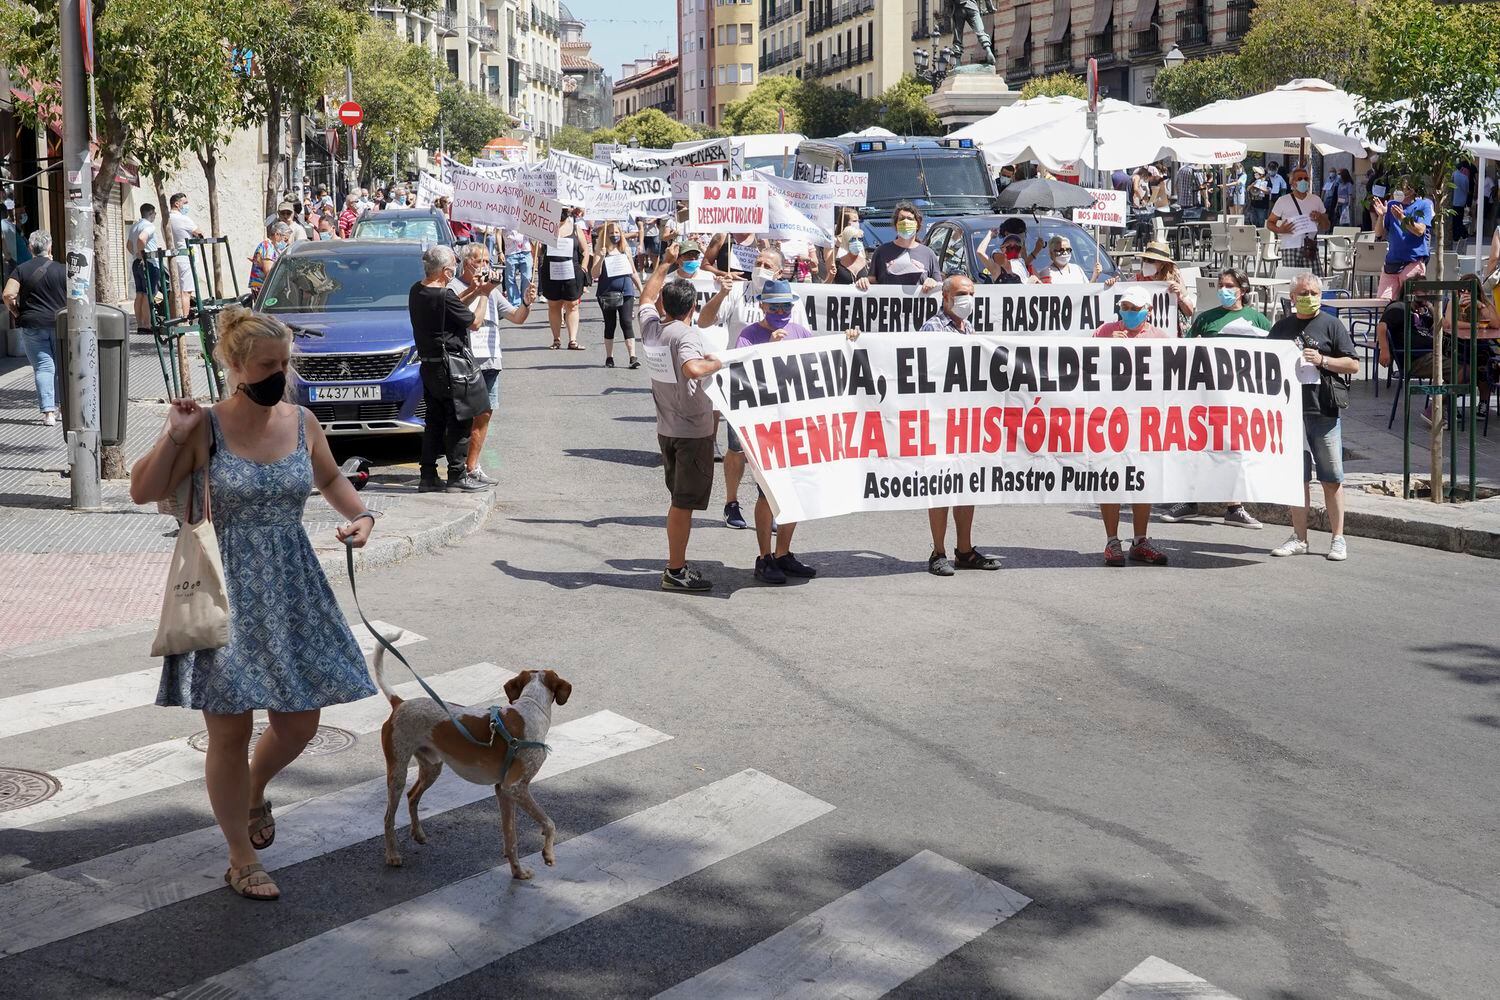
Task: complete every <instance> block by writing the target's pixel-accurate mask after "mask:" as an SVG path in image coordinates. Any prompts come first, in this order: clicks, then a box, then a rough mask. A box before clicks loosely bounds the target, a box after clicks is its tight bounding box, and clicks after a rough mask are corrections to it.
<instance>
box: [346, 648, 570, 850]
mask: <svg viewBox="0 0 1500 1000" xmlns="http://www.w3.org/2000/svg"><path fill="white" fill-rule="evenodd" d="M384 659H385V649H384V647H378V648H377V649H376V650H375V658H374V667H375V671H374V672H375V683H376V684H378V685H379V686H380V690H381V692H382V693H384V694H385V696H386V697H387V698H388V699H390V702H391V717H390V718H389V719H387V720H386V721H385V725H383V726H381V727H380V745H381V747H382V748H384V750H385V767H386V787H387V791H388V798H387V801H386V809H385V863H386V864H388V865H400V864H401V853H400V852H399V851H397V850H396V800H397V797H398V796H399V795H400V794H401V785H402V783H403V782H404V781H405V779H406V772H407V769H408V768H409V767H410V766H411V759H412V757H413V756H415V757H416V758H417V767H418V773H417V780H416V781H414V782H412V786H411V789H410V791H408V792H407V793H406V801H407V808H408V809H409V810H410V812H411V839H412V840H414V841H416V842H417V843H419V844H424V843H426V842H427V837H426V835H425V834H423V832H422V822H421V820H420V819H419V818H418V817H417V803H418V802H420V801H421V799H422V793H423V792H425V791H427V789H429V788H431V787H432V783H433V782H435V781H437V779H438V775H440V774H442V773H443V764H445V763H446V764H447V765H448V766H449V767H451V768H453V771H454V773H455V774H457V775H458V776H459V777H460V778H463V779H464V780H466V781H472V782H474V783H475V784H480V785H494V786H495V798H496V799H497V800H499V802H500V819H501V824H500V825H501V830H502V832H503V833H504V837H505V859H506V860H507V861H509V862H510V873H511V875H512V876H514V877H515V878H520V879H526V878H531V870H530V869H527V868H522V867H521V863H520V861H519V860H517V857H516V805H517V804H518V803H519V804H520V806H521V808H522V809H524V810H526V814H527V815H528V816H530V817H531V818H532V819H534V820H536V821H537V823H538V824H539V825H540V826H541V828H542V860H543V861H545V862H547V864H549V865H551V864H555V863H556V857H555V856H554V855H553V853H552V844H553V841H554V839H555V838H556V835H557V828H556V827H555V826H554V825H553V823H552V820H551V819H550V818H549V817H548V816H547V814H546V813H545V812H543V811H542V807H541V806H539V805H537V804H536V800H535V799H533V798H532V797H531V779H532V778H534V777H536V773H537V771H538V770H540V768H541V766H542V762H543V761H545V760H546V759H547V754H546V751H545V750H543V749H541V748H539V747H521V748H518V749H517V750H516V752H515V756H514V757H513V758H512V760H511V762H510V767H509V769H506V767H505V757H506V750H507V741H506V739H505V738H504V737H503V736H501V735H500V734H496V738H495V740H494V742H493V743H492V744H491V745H489V746H476V745H474V744H473V743H470V742H469V741H468V740H466V739H465V738H464V736H463V734H462V733H460V732H459V731H458V728H457V727H456V726H455V725H454V724H453V721H452V720H451V719H449V718H448V714H447V713H446V712H444V711H443V707H442V706H441V705H439V704H438V703H437V702H435V701H433V700H432V699H431V698H418V699H415V700H413V701H405V700H403V699H402V698H401V697H400V696H399V695H397V694H396V693H395V692H393V691H392V690H391V689H390V688H389V687H387V686H386V683H385V676H384V673H383V671H382V666H383V661H384ZM572 693H573V685H571V684H569V683H568V682H567V681H565V680H563V679H562V678H561V677H559V676H557V673H556V672H555V671H552V670H523V671H521V672H520V673H519V674H517V675H516V676H514V677H512V678H511V679H510V680H508V681H506V682H505V697H506V698H507V699H508V700H509V701H510V704H509V705H508V706H506V707H505V708H503V709H501V712H500V719H501V721H502V722H503V723H504V724H505V731H506V732H507V733H509V734H510V735H511V736H513V737H515V738H516V739H519V740H534V741H536V742H537V743H541V742H542V741H544V740H545V739H546V738H547V730H548V729H549V728H550V727H551V725H552V705H553V703H554V702H555V703H556V704H559V705H566V704H567V703H568V696H569V695H570V694H572ZM450 707H451V708H452V709H453V712H454V715H456V716H457V717H458V718H459V720H460V721H461V722H462V723H463V724H464V728H465V729H467V730H468V731H469V732H470V733H472V734H473V735H474V736H475V737H476V738H478V739H485V738H486V737H488V736H489V735H490V718H489V714H488V712H487V711H486V710H484V709H480V710H478V711H475V710H473V709H466V708H465V707H464V706H461V705H452V706H450ZM502 771H506V773H504V774H502V773H501V772H502Z"/></svg>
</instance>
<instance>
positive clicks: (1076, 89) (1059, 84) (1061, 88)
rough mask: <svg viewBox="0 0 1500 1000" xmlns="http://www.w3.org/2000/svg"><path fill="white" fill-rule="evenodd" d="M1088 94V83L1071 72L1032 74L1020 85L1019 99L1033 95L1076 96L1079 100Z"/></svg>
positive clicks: (1085, 98) (1024, 99) (1025, 98)
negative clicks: (1044, 74)
mask: <svg viewBox="0 0 1500 1000" xmlns="http://www.w3.org/2000/svg"><path fill="white" fill-rule="evenodd" d="M1088 96H1089V90H1088V85H1087V84H1086V83H1084V82H1083V79H1082V78H1081V77H1076V76H1074V75H1073V74H1072V73H1051V74H1049V75H1047V76H1034V77H1032V78H1031V79H1030V80H1027V81H1026V82H1025V83H1023V84H1022V85H1021V100H1023V101H1029V100H1031V99H1032V98H1033V97H1077V98H1079V99H1080V100H1087V99H1088Z"/></svg>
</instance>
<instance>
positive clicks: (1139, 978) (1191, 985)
mask: <svg viewBox="0 0 1500 1000" xmlns="http://www.w3.org/2000/svg"><path fill="white" fill-rule="evenodd" d="M1185 997H1192V998H1193V1000H1239V998H1237V997H1236V996H1234V995H1233V994H1231V993H1225V992H1224V991H1223V990H1221V989H1219V988H1218V987H1217V986H1215V985H1214V984H1213V983H1211V982H1209V981H1208V980H1206V979H1199V978H1198V977H1197V976H1195V975H1193V974H1192V973H1191V972H1188V971H1186V970H1185V969H1179V968H1178V967H1177V966H1175V965H1173V964H1172V963H1171V962H1166V961H1163V960H1162V959H1159V958H1157V957H1156V956H1155V955H1152V956H1151V957H1150V958H1148V959H1146V960H1145V961H1144V962H1142V963H1141V964H1140V965H1137V966H1136V967H1135V968H1133V969H1131V970H1130V971H1129V972H1127V973H1126V974H1125V978H1124V979H1122V980H1120V981H1119V982H1118V983H1115V984H1114V985H1113V986H1111V987H1110V988H1109V989H1107V990H1105V991H1104V992H1103V993H1101V994H1099V1000H1183V998H1185Z"/></svg>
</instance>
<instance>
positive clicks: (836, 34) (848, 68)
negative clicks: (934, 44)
mask: <svg viewBox="0 0 1500 1000" xmlns="http://www.w3.org/2000/svg"><path fill="white" fill-rule="evenodd" d="M758 2H759V4H760V10H759V28H760V36H761V41H760V52H759V56H758V65H759V67H760V71H761V74H762V75H763V76H795V77H798V78H799V79H803V80H809V81H816V82H817V83H820V84H822V85H823V86H825V87H834V88H836V89H839V90H847V91H850V92H852V93H854V94H857V95H858V96H860V97H874V96H877V95H879V94H881V93H883V92H885V91H886V90H887V89H888V88H890V87H891V86H893V85H895V84H896V83H897V82H898V81H899V80H900V79H901V77H902V76H903V75H904V74H907V73H910V72H912V71H913V69H914V68H915V61H914V60H913V58H912V53H913V52H914V51H915V46H914V45H913V44H912V43H913V41H914V40H917V39H920V40H922V41H925V40H926V39H927V31H928V27H927V25H928V24H929V18H928V16H927V7H928V4H927V3H926V2H918V0H904V2H903V0H758ZM940 5H941V4H940V0H933V6H934V7H937V6H940ZM919 10H920V12H921V13H920V19H921V26H918V24H917V18H918V16H919V15H918V11H919Z"/></svg>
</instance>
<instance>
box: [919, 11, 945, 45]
mask: <svg viewBox="0 0 1500 1000" xmlns="http://www.w3.org/2000/svg"><path fill="white" fill-rule="evenodd" d="M933 21H936V22H937V33H938V34H939V35H944V36H946V35H950V34H952V33H953V22H952V20H951V19H950V18H949V17H948V15H946V14H934V16H933V17H932V18H930V19H928V20H926V21H924V20H922V19H921V18H917V19H916V20H915V21H913V22H912V23H911V40H912V41H914V42H925V41H927V40H928V39H929V38H931V37H932V25H933Z"/></svg>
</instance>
